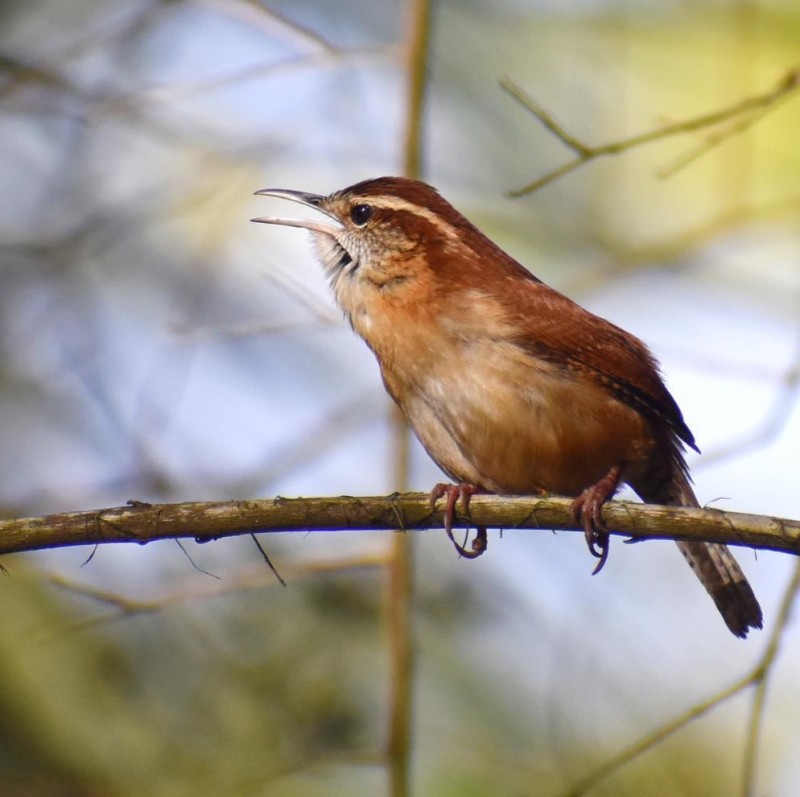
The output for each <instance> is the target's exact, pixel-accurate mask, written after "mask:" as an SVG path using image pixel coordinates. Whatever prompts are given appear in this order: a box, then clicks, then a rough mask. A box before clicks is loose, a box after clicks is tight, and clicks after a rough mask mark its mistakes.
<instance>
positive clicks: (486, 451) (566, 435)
mask: <svg viewBox="0 0 800 797" xmlns="http://www.w3.org/2000/svg"><path fill="white" fill-rule="evenodd" d="M399 403H400V404H401V407H402V408H403V410H404V412H405V413H406V415H407V417H408V420H409V423H410V424H411V426H412V428H413V429H414V431H415V432H416V434H417V436H418V437H419V439H420V441H421V442H422V444H423V445H424V446H425V448H426V450H427V451H428V453H429V454H430V455H431V457H432V458H433V459H434V460H435V461H436V462H437V463H438V464H439V465H440V467H442V468H443V470H445V472H447V473H448V474H449V475H450V476H451V477H453V478H455V479H458V480H462V481H467V482H470V483H474V484H477V485H479V486H481V487H482V488H484V489H486V490H490V491H493V492H505V493H530V492H536V491H542V490H543V491H547V492H555V493H559V494H562V495H577V494H578V493H580V492H581V491H582V490H583V489H584V488H586V487H587V486H589V485H590V484H593V483H594V482H596V481H597V480H598V479H600V478H601V477H602V476H604V475H605V474H606V473H607V472H608V470H609V469H610V468H611V467H612V466H613V465H615V464H617V463H620V462H632V463H635V462H641V461H643V460H644V459H646V458H647V457H648V456H649V455H650V453H651V451H652V448H653V445H654V442H653V440H652V435H651V432H650V428H649V425H648V423H647V422H646V420H645V419H643V418H642V417H641V416H640V415H639V414H638V413H637V412H636V411H635V410H633V409H631V408H630V407H628V406H627V405H625V404H623V403H621V402H619V401H618V400H616V399H615V398H614V397H613V396H612V395H610V394H609V393H608V392H607V391H606V390H605V389H604V388H602V387H601V386H599V385H595V384H593V383H590V382H587V381H585V380H581V381H578V380H577V379H576V378H575V376H574V375H572V374H570V373H569V372H567V371H565V370H562V369H559V368H558V367H556V366H553V365H552V364H549V363H545V362H542V361H537V360H534V359H533V358H531V357H530V356H529V355H526V354H525V353H523V352H520V351H519V350H518V349H516V348H515V347H513V346H512V345H511V344H508V343H506V342H498V341H481V342H470V343H469V344H464V345H462V346H461V347H460V351H459V356H458V358H457V360H456V361H455V362H448V363H440V364H438V365H437V366H436V367H433V368H431V369H430V370H429V371H428V372H427V373H426V375H425V377H424V379H422V380H421V381H420V383H419V385H418V389H417V390H413V391H406V399H405V400H404V401H401V402H399Z"/></svg>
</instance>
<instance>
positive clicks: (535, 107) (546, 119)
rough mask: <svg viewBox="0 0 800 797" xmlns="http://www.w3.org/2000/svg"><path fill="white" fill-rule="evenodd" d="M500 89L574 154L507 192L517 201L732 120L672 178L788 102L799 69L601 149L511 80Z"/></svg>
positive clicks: (678, 163) (799, 80)
mask: <svg viewBox="0 0 800 797" xmlns="http://www.w3.org/2000/svg"><path fill="white" fill-rule="evenodd" d="M500 85H501V86H502V87H503V89H505V90H506V91H507V92H508V93H509V94H510V95H511V96H512V97H514V99H516V100H517V101H518V102H520V103H521V104H522V105H523V106H525V108H527V109H528V110H529V111H531V113H533V115H534V116H535V117H536V118H537V119H538V120H539V121H540V122H541V123H542V124H543V125H544V126H545V127H546V128H547V129H548V130H549V131H550V132H551V133H553V134H554V135H555V136H556V137H557V138H558V139H560V140H561V141H562V142H563V143H564V144H565V145H566V146H567V147H569V148H570V149H571V150H572V151H573V152H574V153H575V158H573V160H571V161H567V163H565V164H563V165H562V166H559V167H558V168H556V169H553V170H552V171H549V172H547V174H545V175H544V176H542V177H540V178H539V179H537V180H534V181H533V182H531V183H528V184H527V185H524V186H522V187H521V188H516V189H514V190H513V191H510V192H509V195H510V196H513V197H518V196H523V195H524V194H530V193H532V192H533V191H536V190H537V189H539V188H542V186H545V185H547V184H548V183H551V182H553V180H556V179H557V178H559V177H562V176H563V175H565V174H568V173H569V172H572V171H574V170H575V169H577V168H578V167H579V166H582V165H583V164H584V163H587V162H588V161H590V160H594V159H595V158H599V157H601V156H602V155H616V154H619V153H620V152H625V151H626V150H629V149H633V148H634V147H640V146H642V145H643V144H649V143H651V142H652V141H658V140H660V139H662V138H668V137H670V136H676V135H681V134H684V133H691V132H694V131H696V130H703V129H705V128H709V127H714V126H717V125H723V124H725V123H727V122H731V120H735V121H734V122H733V123H732V124H730V125H729V126H728V127H727V128H722V129H720V130H718V131H716V132H715V133H714V134H713V135H710V136H708V137H707V138H706V139H705V140H704V142H703V143H702V144H701V145H699V146H697V147H695V148H694V149H692V150H690V151H689V152H688V153H687V154H686V155H685V156H683V157H682V158H681V159H679V160H678V161H676V162H674V163H673V164H671V165H670V166H669V167H667V168H666V169H665V170H663V171H662V173H661V176H662V177H667V176H670V175H672V174H675V172H677V171H678V170H679V169H681V168H683V167H684V166H686V165H687V164H688V163H690V162H691V161H693V160H695V159H696V158H698V157H699V156H700V155H702V154H704V153H705V152H707V151H708V150H709V149H711V148H713V147H715V146H717V145H718V144H720V143H721V142H723V141H725V140H726V139H728V138H730V137H731V136H733V135H735V134H737V133H741V132H743V131H744V130H746V129H747V128H749V127H750V126H751V125H753V124H754V123H755V122H757V121H758V120H759V119H761V118H763V116H764V115H765V114H766V113H767V112H768V111H771V110H773V109H774V108H775V107H777V105H778V104H779V103H780V101H782V100H785V99H787V98H788V97H789V96H790V94H791V93H792V92H793V91H794V90H795V89H796V88H797V87H798V86H800V69H794V70H791V71H790V72H788V73H787V74H786V75H784V76H783V77H782V78H781V80H780V81H779V83H778V85H777V86H775V88H773V89H771V90H770V91H768V92H766V93H764V94H758V95H756V96H755V97H750V98H748V99H745V100H742V101H741V102H737V103H735V104H734V105H731V106H728V107H727V108H722V109H720V110H718V111H712V112H711V113H707V114H703V115H702V116H696V117H694V118H692V119H684V120H683V121H681V122H675V123H673V124H669V125H665V126H663V127H659V128H656V129H655V130H649V131H647V132H645V133H640V134H638V135H636V136H632V137H630V138H625V139H621V140H620V141H614V142H611V143H609V144H602V145H600V146H591V145H589V144H586V143H584V142H583V141H580V140H579V139H577V138H576V137H575V136H573V135H571V134H570V133H568V132H567V131H566V130H565V129H564V128H563V127H562V126H561V125H560V124H559V123H558V122H557V121H556V120H555V119H554V118H553V117H552V116H551V115H550V114H549V113H548V112H547V111H545V110H544V108H542V106H541V105H539V103H538V102H536V100H534V99H533V97H531V96H530V95H529V94H527V93H526V92H525V91H524V90H523V89H522V88H520V87H519V86H518V85H517V84H516V83H514V81H513V80H511V78H509V77H504V78H502V80H501V81H500Z"/></svg>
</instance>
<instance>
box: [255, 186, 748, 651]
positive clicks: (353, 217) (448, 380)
mask: <svg viewBox="0 0 800 797" xmlns="http://www.w3.org/2000/svg"><path fill="white" fill-rule="evenodd" d="M256 193H257V194H259V195H262V196H271V197H280V198H283V199H289V200H292V201H294V202H299V203H300V204H302V205H305V206H307V207H309V208H313V209H314V210H317V211H320V212H321V213H322V214H323V216H324V217H325V218H322V219H319V220H310V219H291V218H277V217H263V218H257V219H253V221H257V222H263V223H266V224H282V225H287V226H291V227H303V228H305V229H307V230H310V231H311V233H312V238H313V241H314V245H315V248H316V254H317V257H318V258H319V261H320V262H321V264H322V267H323V268H324V270H325V272H326V273H327V275H328V277H329V279H330V282H331V286H332V289H333V293H334V296H335V298H336V302H337V303H338V305H339V306H340V307H341V309H342V310H343V311H344V314H345V315H346V316H347V319H348V320H349V322H350V324H351V326H352V327H353V329H354V330H355V331H356V332H357V333H358V334H359V335H360V336H361V337H362V338H363V339H364V341H365V342H366V344H367V345H368V346H369V347H370V349H372V351H373V352H374V354H375V356H376V357H377V359H378V364H379V365H380V369H381V374H382V376H383V383H384V385H385V386H386V389H387V391H388V392H389V394H390V395H391V396H392V398H393V399H394V400H395V401H396V402H397V404H398V405H399V406H400V409H401V410H402V411H403V413H404V415H405V417H406V418H407V419H408V422H409V424H410V425H411V428H412V429H413V430H414V432H415V434H416V436H417V437H418V438H419V440H420V442H421V443H422V445H423V446H424V447H425V449H426V451H427V452H428V454H429V455H430V456H431V457H432V458H433V460H434V461H435V462H436V463H437V464H438V465H439V467H440V468H441V469H442V470H443V471H444V472H445V473H446V474H448V476H450V478H452V479H454V480H455V481H456V482H458V483H459V486H458V487H450V486H448V487H440V488H437V490H435V491H434V493H433V497H434V498H435V497H436V496H438V495H441V494H447V496H448V504H447V513H446V517H449V521H448V524H447V525H448V533H451V532H450V528H449V525H450V522H452V513H453V507H454V504H455V501H456V499H457V498H458V496H459V495H461V496H462V497H463V498H464V499H465V502H466V501H468V498H469V495H470V493H471V492H473V491H476V490H478V491H485V492H490V493H514V494H526V493H539V492H548V493H558V494H561V495H566V496H575V497H576V500H575V502H574V503H573V511H574V513H575V515H576V519H578V520H580V521H581V522H582V525H583V527H584V530H585V533H586V538H587V541H588V543H589V547H590V550H591V551H592V553H593V554H594V555H595V556H597V557H598V558H599V559H600V562H599V565H598V569H599V567H601V566H602V564H603V562H604V561H605V557H606V555H607V553H608V535H607V534H606V533H605V529H604V526H603V521H602V505H603V503H604V502H605V501H607V500H608V499H610V498H611V497H612V496H613V495H614V493H615V492H616V490H617V488H618V486H619V485H620V484H621V483H623V482H624V483H627V484H629V485H630V486H631V487H632V488H633V489H634V490H635V491H636V493H637V494H638V495H639V496H640V497H641V498H642V500H643V501H645V502H650V503H658V504H671V505H673V506H692V507H696V506H699V504H698V502H697V498H695V495H694V492H693V491H692V487H691V483H690V479H689V473H688V468H687V465H686V461H685V459H684V455H683V451H684V446H685V445H687V446H690V447H691V448H694V449H695V450H697V447H696V446H695V442H694V437H693V436H692V433H691V432H690V431H689V428H688V427H687V425H686V423H685V422H684V420H683V416H682V414H681V411H680V409H679V408H678V405H677V404H676V403H675V400H674V399H673V398H672V396H671V395H670V393H669V391H668V390H667V388H666V387H665V385H664V383H663V381H662V379H661V376H660V374H659V371H658V365H657V363H656V360H655V358H654V357H653V355H652V354H651V353H650V351H649V350H648V349H647V347H646V346H645V345H644V343H642V342H641V341H640V340H638V339H637V338H635V337H634V336H633V335H631V334H629V333H628V332H625V331H624V330H622V329H620V328H619V327H617V326H614V324H611V323H610V322H608V321H606V320H604V319H602V318H599V317H598V316H596V315H593V314H592V313H590V312H588V311H587V310H584V309H583V308H582V307H580V306H578V305H577V304H575V303H574V302H573V301H571V300H570V299H568V298H567V297H566V296H563V295H562V294H560V293H558V292H557V291H556V290H554V289H553V288H550V287H548V286H547V285H545V284H544V283H543V282H541V281H540V280H539V279H537V278H536V277H534V276H533V275H532V274H531V273H530V272H529V271H527V270H526V269H525V268H523V267H522V266H521V265H520V264H519V263H517V262H516V261H515V260H514V259H513V258H511V257H510V256H509V255H507V254H506V253H505V252H503V250H502V249H500V248H499V247H498V246H496V245H495V244H494V243H492V241H490V240H489V239H488V238H487V237H486V236H485V235H484V234H483V233H482V232H481V231H480V230H478V229H477V228H476V227H475V226H473V225H472V224H471V223H470V222H469V221H468V220H467V219H466V218H465V217H464V216H462V215H461V214H460V213H459V212H458V211H457V210H456V209H455V208H453V207H452V206H451V205H450V204H449V203H448V202H447V201H445V200H444V199H443V198H442V197H441V196H440V195H439V193H438V192H437V191H436V190H435V189H434V188H432V187H431V186H429V185H426V184H425V183H422V182H418V181H415V180H408V179H405V178H401V177H381V178H378V179H375V180H367V181H364V182H361V183H358V184H356V185H353V186H351V187H349V188H345V189H343V190H341V191H336V192H334V193H332V194H330V195H329V196H319V195H317V194H308V193H303V192H301V191H288V190H284V189H272V188H270V189H265V190H263V191H257V192H256ZM485 540H486V535H485V530H484V529H479V536H478V538H477V539H476V542H475V543H473V549H474V550H473V551H472V552H467V551H464V549H463V548H461V547H460V546H459V550H461V551H462V552H463V553H466V554H468V555H471V556H475V555H477V554H479V553H480V552H481V551H482V550H483V547H485ZM678 547H679V548H680V550H681V552H682V553H683V555H684V556H685V557H686V559H687V561H688V562H689V564H690V565H691V567H692V569H693V570H694V572H695V574H696V575H697V577H698V578H699V579H700V581H701V582H702V583H703V585H704V586H705V588H706V590H707V591H708V592H709V594H710V595H711V597H712V598H713V599H714V602H715V603H716V605H717V608H718V609H719V611H720V613H721V614H722V617H723V619H724V620H725V623H726V624H727V626H728V628H729V629H730V630H731V631H732V632H733V633H734V634H735V635H736V636H739V637H745V636H746V635H747V632H748V630H749V629H750V628H761V624H762V616H761V608H760V607H759V605H758V601H757V600H756V598H755V595H754V594H753V591H752V589H751V588H750V585H749V583H748V582H747V579H746V578H745V576H744V574H743V573H742V571H741V569H740V568H739V565H738V564H737V562H736V560H735V559H734V558H733V556H732V554H731V553H730V551H729V550H728V548H727V547H726V546H724V545H717V544H706V543H699V542H678Z"/></svg>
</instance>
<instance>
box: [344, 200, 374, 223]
mask: <svg viewBox="0 0 800 797" xmlns="http://www.w3.org/2000/svg"><path fill="white" fill-rule="evenodd" d="M373 212H374V208H373V207H372V205H353V207H352V208H350V218H351V219H352V221H353V224H355V225H357V226H358V227H363V226H364V225H365V224H366V223H367V222H368V221H369V220H370V219H371V218H372V214H373Z"/></svg>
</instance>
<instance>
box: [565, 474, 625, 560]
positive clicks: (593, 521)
mask: <svg viewBox="0 0 800 797" xmlns="http://www.w3.org/2000/svg"><path fill="white" fill-rule="evenodd" d="M621 473H622V467H621V466H620V465H615V466H614V467H613V468H611V470H610V471H609V472H608V473H607V474H606V475H605V476H603V478H602V479H600V481H598V482H597V483H596V484H593V485H592V486H591V487H587V488H586V489H585V490H584V491H583V492H582V493H581V494H580V495H579V496H578V497H577V498H576V499H575V500H574V501H573V502H572V507H571V509H572V514H573V516H574V518H575V521H576V522H577V523H581V524H582V525H583V532H584V534H585V535H586V545H587V546H588V547H589V553H591V555H592V556H594V557H595V558H597V559H598V560H599V561H598V562H597V566H596V567H595V569H594V570H593V571H592V575H593V576H594V575H597V574H598V573H599V572H600V571H601V570H602V569H603V566H604V565H605V563H606V561H607V560H608V552H609V549H610V545H611V541H610V539H609V536H608V532H607V531H606V526H605V523H603V504H604V503H605V502H606V501H608V500H609V498H611V497H612V496H613V495H614V493H615V492H616V491H617V487H618V486H619V480H620V474H621Z"/></svg>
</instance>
